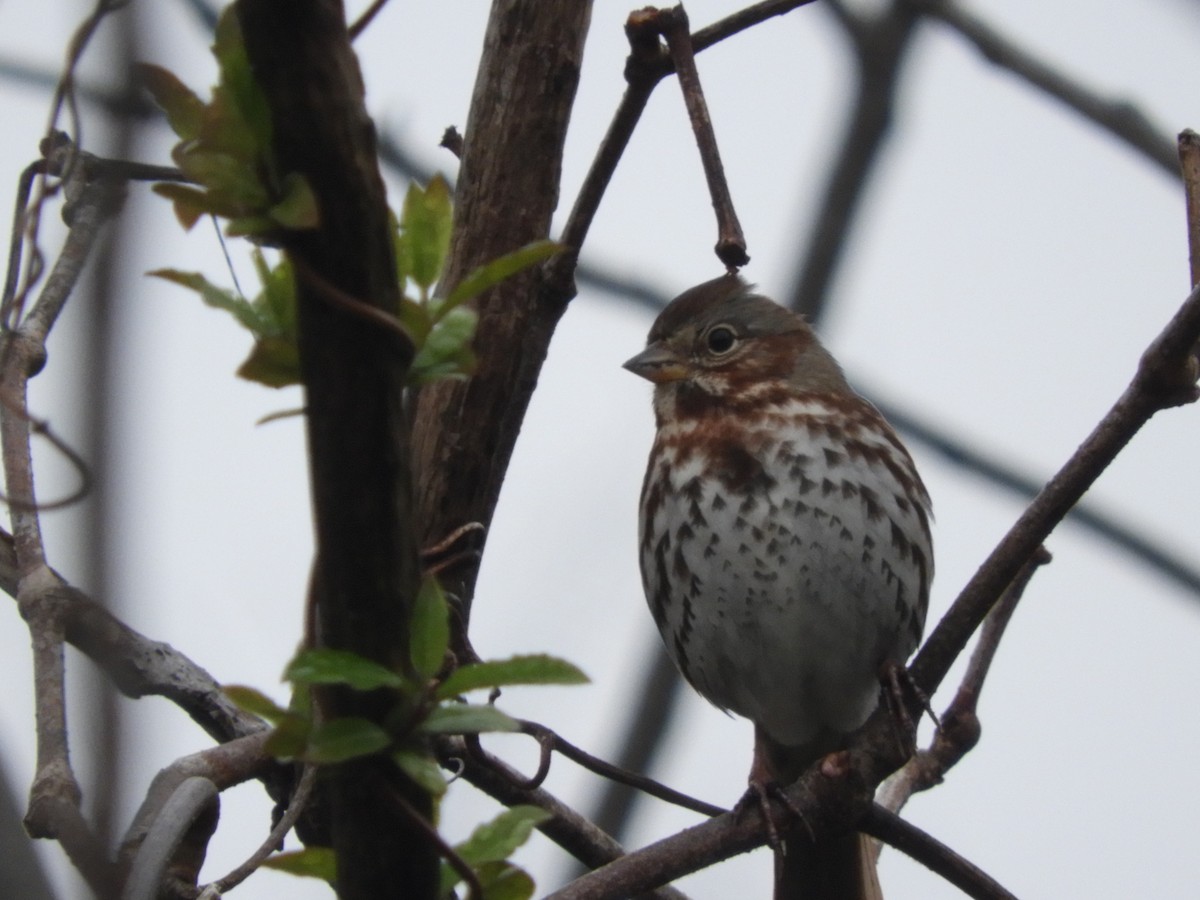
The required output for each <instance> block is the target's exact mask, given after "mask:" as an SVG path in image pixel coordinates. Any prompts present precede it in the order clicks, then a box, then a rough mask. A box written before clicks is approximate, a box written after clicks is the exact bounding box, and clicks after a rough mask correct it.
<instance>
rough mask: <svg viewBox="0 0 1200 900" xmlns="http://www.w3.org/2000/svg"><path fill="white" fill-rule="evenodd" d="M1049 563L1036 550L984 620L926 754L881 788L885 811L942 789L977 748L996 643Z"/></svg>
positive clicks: (896, 809) (916, 757) (919, 754)
mask: <svg viewBox="0 0 1200 900" xmlns="http://www.w3.org/2000/svg"><path fill="white" fill-rule="evenodd" d="M1049 561H1050V554H1049V553H1048V552H1047V551H1046V550H1045V548H1039V550H1038V551H1037V552H1036V553H1035V554H1034V555H1033V557H1032V558H1031V559H1030V560H1029V562H1028V563H1026V564H1025V566H1024V567H1023V568H1022V569H1021V571H1020V572H1019V573H1018V574H1017V577H1016V578H1014V579H1013V582H1012V584H1010V585H1009V586H1008V587H1007V588H1006V589H1005V591H1004V594H1003V595H1002V596H1001V597H1000V599H999V600H998V601H997V602H996V605H995V606H993V607H992V609H991V611H990V612H989V613H988V615H987V618H986V619H984V620H983V627H982V628H981V629H980V632H979V640H978V642H977V643H976V644H975V650H974V652H973V653H972V654H971V659H970V662H968V664H967V670H966V672H965V673H963V678H962V681H961V682H960V683H959V686H958V691H957V692H956V693H955V695H954V699H953V700H952V701H950V705H949V706H947V707H946V710H945V712H943V713H942V717H941V722H940V724H939V725H938V729H937V731H936V732H934V735H933V741H932V743H931V744H930V746H929V747H928V748H927V749H924V750H919V751H918V752H917V753H916V755H914V756H913V758H912V759H910V760H909V761H908V762H907V763H905V764H904V767H903V768H901V769H900V770H899V771H898V772H896V773H895V774H894V775H892V777H890V778H889V779H888V780H887V781H885V782H884V783H883V785H882V786H881V787H880V789H879V792H878V795H877V799H878V802H879V805H880V806H881V807H882V808H883V809H884V810H886V811H888V812H890V813H898V812H900V810H901V809H903V808H904V804H905V803H907V802H908V799H909V798H910V797H911V796H912V795H913V794H914V793H916V792H918V791H925V790H929V789H930V788H932V787H935V786H936V785H938V784H941V783H942V780H943V778H944V777H945V775H946V773H947V772H948V771H950V769H952V768H953V767H954V766H955V765H957V764H958V762H959V760H961V759H962V758H963V757H964V756H966V755H967V753H969V752H970V751H971V750H972V749H973V748H974V747H975V745H976V743H978V741H979V735H980V727H979V695H980V694H981V693H982V691H983V684H984V682H985V681H986V680H987V676H988V672H989V671H990V669H991V665H992V660H994V659H995V657H996V652H997V651H998V650H999V649H1000V640H1001V638H1003V637H1004V632H1005V629H1006V628H1007V627H1008V623H1009V621H1010V619H1011V618H1012V614H1013V612H1015V611H1016V608H1017V603H1019V602H1020V600H1021V597H1022V596H1023V595H1024V593H1025V589H1026V588H1027V587H1028V586H1029V582H1030V580H1031V579H1032V578H1033V575H1034V573H1035V572H1036V571H1037V569H1038V568H1039V567H1040V566H1043V565H1045V564H1046V563H1048V562H1049ZM888 843H889V844H890V843H893V842H892V841H888Z"/></svg>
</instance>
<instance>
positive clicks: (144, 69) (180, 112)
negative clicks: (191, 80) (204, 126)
mask: <svg viewBox="0 0 1200 900" xmlns="http://www.w3.org/2000/svg"><path fill="white" fill-rule="evenodd" d="M135 68H136V69H137V71H138V74H139V75H141V78H142V81H143V83H144V84H145V85H146V87H147V89H149V91H150V93H151V94H152V95H153V97H154V102H155V103H157V104H158V105H159V106H161V107H162V109H163V112H165V113H166V114H167V123H168V124H169V125H170V126H171V130H172V131H174V132H175V133H176V134H177V135H179V137H180V138H182V139H183V140H185V141H188V140H191V139H193V138H195V137H197V136H199V134H200V124H201V122H202V121H203V120H204V101H203V100H201V99H200V98H199V97H198V96H196V94H195V93H194V92H193V91H192V90H191V88H189V87H188V86H187V85H185V84H184V83H183V82H182V81H180V80H179V79H178V78H176V77H175V75H174V74H173V73H171V72H169V71H167V70H166V69H164V68H162V67H161V66H152V65H149V64H148V63H141V64H139V65H137V66H135Z"/></svg>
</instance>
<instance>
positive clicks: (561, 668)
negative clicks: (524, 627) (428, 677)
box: [437, 654, 588, 700]
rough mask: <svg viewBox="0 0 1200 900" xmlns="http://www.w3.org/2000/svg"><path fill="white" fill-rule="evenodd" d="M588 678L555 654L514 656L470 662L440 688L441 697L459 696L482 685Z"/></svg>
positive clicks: (580, 681) (584, 681) (573, 681)
mask: <svg viewBox="0 0 1200 900" xmlns="http://www.w3.org/2000/svg"><path fill="white" fill-rule="evenodd" d="M587 682H588V677H587V676H586V675H584V674H583V672H581V671H580V670H579V669H578V667H576V666H575V665H573V664H571V663H569V662H567V661H566V660H565V659H558V658H557V657H554V656H546V655H542V654H536V655H530V656H513V657H511V658H509V659H498V660H488V661H487V662H480V663H468V664H467V665H465V666H460V667H459V668H457V669H455V670H454V671H453V672H451V673H450V676H449V677H448V678H447V679H446V680H445V681H443V682H442V683H441V684H440V685H439V686H438V689H437V697H438V699H439V700H446V699H449V698H450V697H457V696H458V695H459V694H464V693H466V692H467V691H473V690H477V689H479V688H496V687H505V686H506V685H513V684H587Z"/></svg>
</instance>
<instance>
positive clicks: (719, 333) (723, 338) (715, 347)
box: [706, 325, 737, 355]
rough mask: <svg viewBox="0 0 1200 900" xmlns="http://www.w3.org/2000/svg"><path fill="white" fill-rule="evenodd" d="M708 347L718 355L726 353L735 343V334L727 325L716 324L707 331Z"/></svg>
mask: <svg viewBox="0 0 1200 900" xmlns="http://www.w3.org/2000/svg"><path fill="white" fill-rule="evenodd" d="M706 340H707V342H708V349H709V350H711V351H712V352H713V353H716V354H718V355H721V354H724V353H728V352H729V351H730V350H732V349H733V345H734V344H736V343H737V335H735V334H734V333H733V329H732V328H730V327H729V326H728V325H718V326H717V327H716V328H714V329H712V330H711V331H710V332H709V333H708V337H707V338H706Z"/></svg>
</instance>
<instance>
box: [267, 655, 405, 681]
mask: <svg viewBox="0 0 1200 900" xmlns="http://www.w3.org/2000/svg"><path fill="white" fill-rule="evenodd" d="M283 677H284V678H286V679H287V680H288V681H298V682H300V683H301V684H345V685H349V686H350V687H352V688H354V689H355V690H357V691H370V690H374V689H375V688H383V687H390V688H399V687H403V686H404V684H405V682H404V678H403V677H401V676H400V675H397V674H396V673H395V672H393V671H392V670H391V669H389V668H387V667H386V666H383V665H380V664H379V663H377V662H375V661H374V660H370V659H367V658H366V657H364V656H359V655H358V654H357V653H351V652H350V651H349V650H331V649H329V648H318V649H315V650H304V651H302V652H301V653H299V654H297V655H296V658H295V659H293V660H292V661H291V662H290V663H289V664H288V667H287V670H286V671H285V672H284V673H283Z"/></svg>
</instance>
